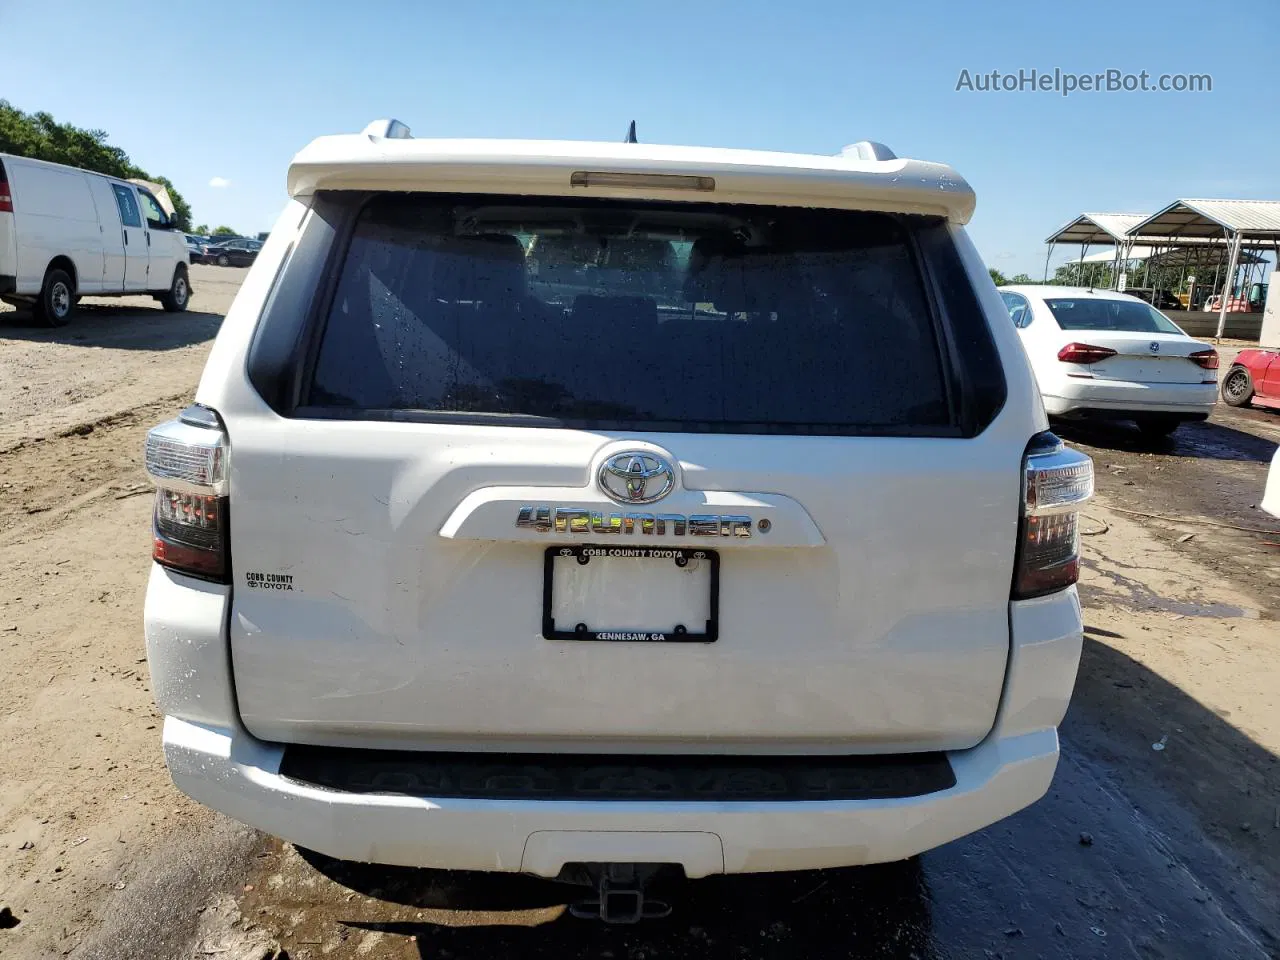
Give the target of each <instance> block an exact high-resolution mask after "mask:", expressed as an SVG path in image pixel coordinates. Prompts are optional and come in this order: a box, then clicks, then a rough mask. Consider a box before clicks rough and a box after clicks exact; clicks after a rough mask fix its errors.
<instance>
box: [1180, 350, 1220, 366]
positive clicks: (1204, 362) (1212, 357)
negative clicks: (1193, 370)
mask: <svg viewBox="0 0 1280 960" xmlns="http://www.w3.org/2000/svg"><path fill="white" fill-rule="evenodd" d="M1187 359H1188V360H1190V361H1191V362H1192V363H1194V364H1195V365H1196V366H1197V367H1204V369H1206V370H1217V369H1218V351H1217V350H1197V351H1196V352H1195V353H1193V354H1191V355H1190V356H1188V357H1187Z"/></svg>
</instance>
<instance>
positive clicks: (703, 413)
mask: <svg viewBox="0 0 1280 960" xmlns="http://www.w3.org/2000/svg"><path fill="white" fill-rule="evenodd" d="M357 199H358V198H347V197H345V196H342V195H337V194H334V195H330V196H329V197H327V198H325V197H322V198H321V200H322V202H323V203H328V204H332V205H334V206H335V208H342V207H345V206H351V205H354V204H356V203H357ZM330 219H331V224H338V226H337V232H338V233H339V235H341V234H342V233H343V232H344V231H346V230H350V231H351V233H352V238H351V240H350V243H349V245H348V246H347V247H346V248H345V250H346V252H345V258H344V259H343V261H342V262H341V263H340V264H339V265H338V267H337V269H336V270H335V271H333V272H334V273H335V274H336V278H335V285H334V288H333V289H332V291H331V292H329V293H328V294H327V295H325V296H323V297H321V298H320V300H319V302H317V303H316V304H315V310H314V311H313V314H312V316H311V317H310V318H307V319H298V314H299V313H300V312H301V311H292V314H291V315H292V317H293V321H283V323H284V325H285V327H286V328H287V326H288V324H289V323H290V322H295V321H296V322H297V323H299V324H301V326H300V327H299V329H298V331H297V338H298V340H299V342H301V343H302V344H304V346H305V345H309V350H310V353H309V355H308V356H307V358H306V359H305V361H300V362H299V366H298V370H297V386H296V390H295V392H294V395H293V399H292V400H291V399H289V398H288V397H287V396H284V395H283V394H280V393H273V390H274V387H275V385H277V382H278V379H279V378H278V377H277V374H278V373H279V369H280V365H279V364H278V363H276V361H273V360H272V359H271V357H270V356H267V358H266V359H265V360H264V359H263V358H262V357H261V356H256V355H252V354H251V355H250V357H249V359H248V370H249V377H250V378H251V380H254V385H255V387H256V388H257V393H259V394H261V395H262V396H264V397H265V398H266V400H267V401H270V402H269V403H268V402H263V401H261V400H259V401H256V402H248V401H246V400H245V399H244V398H243V397H241V398H238V399H237V400H235V401H234V402H229V403H224V404H222V412H223V416H224V419H225V421H226V425H227V430H228V432H229V435H230V437H231V444H232V460H231V462H232V483H231V511H230V513H231V529H232V535H231V543H232V560H233V567H234V584H235V587H234V609H233V615H232V617H231V623H230V631H231V635H230V639H231V648H232V655H233V666H234V672H235V679H236V694H237V700H238V703H239V707H240V711H241V714H242V717H243V720H244V722H245V724H246V726H247V727H248V728H249V730H250V731H251V732H253V733H254V734H256V735H257V736H259V737H262V738H264V739H269V740H280V741H288V742H307V743H318V744H332V745H348V746H370V747H373V746H411V747H420V748H444V749H448V748H454V749H470V748H491V749H500V748H515V749H528V750H536V749H545V748H548V747H552V748H561V749H579V750H596V751H599V750H605V749H618V750H627V749H649V748H654V747H657V748H660V749H668V750H687V751H705V750H706V749H707V748H708V747H709V746H710V747H715V748H722V749H750V750H765V751H767V750H770V749H778V750H787V749H793V748H804V749H811V750H813V749H817V750H822V749H831V750H855V751H859V750H864V751H873V752H874V751H897V750H925V749H942V748H957V747H965V746H970V745H972V744H974V743H976V742H978V741H979V740H981V739H982V737H983V736H984V735H985V734H986V732H987V731H988V730H989V729H990V727H991V725H992V723H993V720H994V717H995V712H996V709H997V706H998V703H999V698H1000V693H1001V688H1002V684H1003V678H1004V668H1005V662H1006V658H1007V653H1008V601H1009V590H1010V575H1011V571H1012V568H1013V562H1014V547H1015V541H1016V530H1017V522H1018V511H1019V502H1020V490H1019V466H1020V462H1021V458H1022V455H1023V451H1024V448H1025V445H1026V442H1027V439H1028V436H1029V431H1028V429H1027V427H1028V424H1029V423H1030V422H1031V419H1032V418H1031V416H1030V413H1029V408H1026V409H1023V408H1021V407H1019V408H1017V409H1015V410H1014V411H1012V412H1010V413H1009V414H1008V415H1007V416H1001V417H997V413H998V411H999V410H1000V407H1001V404H1002V403H1003V401H1004V382H1003V380H1002V378H1001V376H1000V369H1001V366H1000V359H999V356H998V355H997V353H996V348H995V346H994V344H993V343H992V342H991V339H990V334H989V332H988V330H987V326H986V321H985V319H984V317H983V315H982V311H981V309H980V307H979V306H978V303H977V302H976V300H975V299H974V298H973V294H972V292H971V290H970V289H969V287H968V283H969V281H968V279H967V277H966V275H965V274H964V268H963V267H962V266H961V263H960V260H959V256H958V254H957V251H956V248H955V244H954V242H953V240H952V233H951V231H950V228H948V227H947V225H946V224H945V223H944V222H942V221H941V220H940V219H938V218H928V217H909V216H889V215H884V214H862V213H848V212H839V211H814V210H798V209H785V208H752V207H732V206H726V205H711V204H689V203H684V204H656V203H635V202H631V203H628V202H615V201H598V202H587V201H582V200H562V201H561V200H533V199H528V198H517V197H479V198H478V197H474V196H470V197H468V196H457V195H454V196H443V195H432V194H410V195H404V194H401V195H385V196H382V197H377V196H375V197H374V198H373V199H372V200H371V201H369V202H368V203H367V205H365V206H364V207H363V210H362V212H360V213H359V215H358V217H356V218H355V223H354V225H353V226H352V225H346V226H344V225H342V220H343V216H342V215H340V214H335V215H334V216H333V217H332V218H330ZM324 229H326V230H327V229H328V226H325V228H324ZM584 240H585V241H588V242H585V243H584ZM553 248H555V249H557V250H558V251H559V254H565V251H570V254H565V255H557V262H560V261H564V260H565V256H568V257H569V259H570V260H572V259H573V257H574V256H577V257H579V260H578V261H576V262H573V263H571V265H570V267H569V268H564V266H563V263H561V264H560V265H559V266H557V268H556V269H554V270H545V271H540V270H538V269H537V267H536V264H535V263H534V262H533V261H534V260H535V258H537V257H538V256H544V257H546V258H547V261H548V262H550V261H551V260H552V259H553V257H552V254H551V250H552V249H553ZM539 250H541V254H539ZM582 250H587V251H589V253H588V254H585V255H584V254H580V253H579V254H573V253H572V251H582ZM285 276H286V281H284V283H285V284H286V285H287V283H288V282H289V281H288V279H287V278H288V277H289V276H290V272H288V271H287V272H286V275H285ZM278 299H280V298H278ZM997 305H998V304H997ZM278 306H279V305H277V307H278ZM281 312H282V310H281V309H279V308H273V310H272V311H271V312H270V313H269V315H268V321H267V324H266V325H265V326H264V328H263V331H262V336H261V337H260V343H259V345H258V347H257V348H256V349H257V353H258V354H264V353H265V354H270V352H271V350H272V349H273V348H272V346H271V343H272V342H273V341H272V334H271V332H270V331H271V324H272V323H274V322H275V317H276V316H277V315H278V314H280V313H281ZM279 336H280V338H281V339H282V340H290V338H291V336H292V334H290V333H289V332H288V331H287V330H286V332H285V333H284V334H280V335H279ZM264 344H265V345H264ZM302 352H306V351H305V350H304V351H302ZM273 364H275V365H274V366H273ZM254 378H257V379H254ZM273 378H275V379H273ZM210 399H212V400H214V401H216V402H219V403H221V402H222V399H223V398H219V397H212V398H210ZM993 420H994V422H993ZM615 458H620V459H615ZM610 463H612V465H613V466H614V467H616V468H619V469H620V470H621V474H619V473H618V472H617V470H615V472H614V473H613V474H609V473H608V470H607V466H608V465H609V464H610ZM637 464H638V465H639V466H638V468H637V467H636V465H637ZM668 469H669V475H668V474H666V473H664V472H663V471H666V470H668ZM628 470H630V471H631V472H632V473H633V474H634V473H636V472H637V470H638V472H639V473H641V474H644V476H643V477H641V479H640V480H639V482H638V483H636V482H632V483H631V484H630V486H629V485H628V478H627V477H626V476H625V474H626V473H627V472H628ZM650 476H653V477H656V480H653V481H652V482H651V480H650ZM632 479H633V480H634V477H633V478H632ZM668 480H669V483H668V482H667V481H668ZM668 488H669V489H668ZM659 490H661V492H662V493H663V496H662V497H661V499H659V500H656V501H654V502H650V503H646V502H644V500H645V499H646V498H648V497H650V496H652V495H654V494H656V493H658V492H659ZM636 491H638V495H637V496H636V497H635V502H629V499H628V498H630V497H631V496H632V493H633V492H636ZM747 534H749V535H747ZM583 546H589V547H595V548H601V550H602V551H603V552H604V553H607V552H609V550H610V549H611V548H618V547H623V548H627V549H626V550H624V551H622V552H623V553H625V554H628V556H623V557H606V556H603V555H602V554H601V553H600V552H599V551H598V552H597V554H596V555H595V556H588V557H587V558H585V559H587V562H586V563H585V564H580V563H579V560H578V556H579V553H580V552H581V551H577V550H576V548H579V547H583ZM548 548H551V554H550V556H548ZM655 549H657V550H670V551H673V553H674V551H676V550H680V551H684V553H682V554H681V556H682V557H684V558H686V559H687V560H688V561H689V562H688V563H686V564H684V565H683V566H677V565H676V563H675V556H674V555H673V556H670V557H668V556H666V555H665V554H659V555H658V556H657V557H656V559H655V558H648V557H646V556H645V555H646V554H649V553H651V552H652V551H653V550H655ZM562 554H563V556H562ZM712 554H714V555H715V556H716V558H717V559H718V564H716V565H715V566H716V567H717V569H714V570H713V569H712V567H713V563H712ZM575 568H580V569H577V570H576V572H575ZM713 584H714V585H715V587H717V588H718V589H717V590H715V591H713ZM713 592H714V593H716V594H718V596H715V597H713ZM548 614H550V616H551V618H552V619H553V620H555V621H556V626H557V627H558V628H560V629H562V630H567V631H568V632H569V633H570V634H572V633H573V631H574V628H575V627H576V626H577V624H578V622H584V625H586V624H585V621H587V620H590V621H591V623H590V624H589V627H590V632H591V633H593V634H597V635H599V636H602V637H605V638H609V639H595V640H581V641H579V640H573V639H548V635H547V630H546V620H547V616H548ZM704 614H705V618H706V619H704ZM711 619H714V628H715V629H714V636H712V637H706V636H704V637H702V638H701V639H700V640H699V642H687V641H688V639H689V638H687V637H682V636H681V635H680V631H679V629H678V628H679V627H685V628H686V631H687V632H688V633H695V634H696V633H698V632H700V631H699V628H701V627H704V626H706V625H707V623H706V621H707V620H711ZM655 637H657V638H658V639H657V640H656V642H655V639H654V638H655ZM642 638H643V639H642ZM682 640H684V641H685V642H681V641H682Z"/></svg>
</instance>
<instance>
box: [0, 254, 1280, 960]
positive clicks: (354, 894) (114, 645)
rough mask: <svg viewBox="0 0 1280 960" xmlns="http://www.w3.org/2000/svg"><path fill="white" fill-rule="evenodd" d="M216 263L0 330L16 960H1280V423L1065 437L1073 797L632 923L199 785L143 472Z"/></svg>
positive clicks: (208, 321) (5, 840)
mask: <svg viewBox="0 0 1280 960" xmlns="http://www.w3.org/2000/svg"><path fill="white" fill-rule="evenodd" d="M192 274H193V276H192V279H193V285H194V291H195V296H194V299H193V303H192V312H190V313H188V314H185V315H178V316H174V315H170V314H165V313H163V312H162V311H160V310H159V308H158V305H156V304H153V303H152V302H151V301H149V300H144V299H136V300H131V301H114V302H113V301H106V300H104V301H92V300H90V301H86V304H85V310H84V313H83V314H82V315H81V316H80V318H79V319H78V320H77V321H76V322H75V323H74V324H73V325H72V326H70V327H68V328H66V329H64V330H57V331H50V330H44V329H40V328H36V327H33V326H30V325H28V323H29V321H24V320H23V318H22V317H21V316H18V315H13V314H3V313H0V664H2V665H3V666H2V669H3V676H4V683H3V684H0V737H2V738H3V742H4V744H5V746H4V750H3V761H2V764H0V766H2V775H0V908H6V907H7V908H9V909H10V910H11V911H12V915H13V917H14V919H15V920H16V921H17V923H16V925H13V926H12V927H11V928H9V929H3V928H0V955H3V956H5V957H9V956H12V957H16V958H24V960H25V958H28V957H30V958H43V957H59V956H66V955H74V956H83V957H95V958H99V957H101V958H107V957H113V956H119V957H137V956H147V957H155V958H163V957H175V958H179V957H181V958H187V957H192V956H210V957H213V956H217V957H222V958H225V960H260V958H261V957H263V956H272V955H276V956H281V957H282V956H284V955H285V954H286V953H287V956H289V957H291V958H295V960H296V958H306V957H312V958H319V957H322V956H323V957H334V958H339V957H359V956H369V957H396V958H399V957H428V956H430V957H446V958H447V957H498V956H548V957H550V956H556V957H571V956H598V957H617V958H622V957H628V958H637V960H638V958H640V957H657V956H662V955H673V956H681V955H687V956H712V955H714V956H733V957H748V956H760V957H765V956H769V957H772V956H788V957H793V956H795V955H796V954H797V953H800V952H802V951H803V952H805V953H807V954H809V955H814V956H894V957H907V956H914V957H952V956H954V957H969V956H977V957H982V956H991V957H994V956H1002V957H1022V956H1029V957H1030V956H1053V957H1059V956H1061V957H1068V956H1070V957H1091V956H1099V957H1102V956H1140V957H1172V956H1187V957H1218V956H1223V957H1235V956H1258V957H1266V956H1276V955H1280V921H1277V919H1276V918H1277V917H1278V916H1280V760H1277V757H1278V756H1280V653H1278V652H1277V645H1278V644H1280V626H1277V622H1276V621H1277V619H1278V618H1280V520H1275V519H1274V518H1270V517H1267V516H1266V515H1265V514H1261V513H1260V512H1259V511H1258V510H1257V509H1256V504H1257V500H1258V499H1259V498H1260V496H1261V490H1262V483H1263V478H1264V476H1265V471H1266V465H1267V461H1268V460H1269V458H1270V454H1271V451H1273V450H1274V449H1275V446H1276V441H1277V440H1280V416H1277V415H1274V414H1266V413H1260V412H1253V411H1243V412H1237V411H1230V410H1226V409H1225V408H1224V409H1222V410H1220V411H1219V412H1218V413H1216V414H1215V415H1214V417H1213V419H1212V420H1211V422H1210V423H1208V424H1204V425H1197V426H1193V427H1188V428H1184V429H1183V430H1182V431H1179V433H1178V434H1177V435H1176V437H1175V439H1174V440H1173V441H1172V442H1171V443H1168V444H1165V445H1160V446H1154V447H1153V446H1150V445H1149V444H1144V442H1143V441H1141V440H1140V439H1139V438H1138V437H1137V435H1136V433H1135V432H1134V431H1132V430H1129V429H1127V428H1125V427H1090V428H1087V429H1086V428H1070V429H1067V430H1066V431H1065V435H1066V436H1067V438H1068V439H1069V440H1070V441H1071V442H1073V443H1074V444H1076V445H1078V446H1080V447H1081V448H1083V449H1085V450H1086V452H1088V453H1090V455H1092V456H1093V457H1094V458H1095V462H1096V464H1097V470H1098V479H1099V496H1098V499H1097V501H1096V503H1095V504H1093V505H1091V507H1090V509H1089V511H1088V517H1087V521H1086V526H1085V529H1086V534H1087V535H1086V536H1085V538H1084V545H1085V570H1084V574H1083V577H1082V583H1081V596H1082V599H1083V600H1084V603H1085V607H1086V623H1087V624H1088V626H1087V630H1088V636H1087V639H1086V645H1085V654H1084V659H1083V662H1082V665H1081V672H1080V678H1079V680H1078V683H1077V690H1076V697H1075V700H1074V702H1073V706H1072V710H1071V713H1070V715H1069V717H1068V720H1067V723H1066V724H1065V726H1064V729H1063V762H1062V764H1061V765H1060V768H1059V773H1058V777H1057V779H1056V781H1055V785H1054V788H1053V790H1052V791H1051V793H1050V796H1049V797H1046V799H1045V800H1044V801H1042V802H1041V803H1039V804H1037V805H1036V806H1034V807H1032V808H1031V809H1030V810H1028V811H1024V812H1023V813H1021V814H1019V815H1018V816H1016V817H1014V818H1011V819H1010V820H1009V821H1007V822H1005V823H1004V824H1000V825H998V826H996V827H994V828H992V829H991V830H988V831H984V832H982V833H981V834H978V835H976V836H975V837H972V838H966V839H965V840H962V841H958V842H957V843H955V844H951V845H949V846H948V847H945V848H943V849H942V850H940V851H936V852H934V853H931V854H928V855H926V856H925V857H923V858H921V859H920V860H919V861H915V862H912V863H911V864H907V865H898V866H894V867H886V868H877V869H874V870H869V871H868V870H860V871H830V872H828V873H826V874H802V875H795V876H784V877H776V878H774V877H768V878H733V879H730V878H726V879H722V880H716V881H703V882H700V883H698V884H686V885H678V888H677V889H676V890H675V891H674V892H673V894H672V898H673V899H674V900H676V902H677V909H676V914H675V915H674V917H673V919H672V920H671V921H664V922H662V923H657V924H654V925H652V926H648V925H646V926H645V927H641V928H636V929H635V930H626V931H619V930H616V929H605V928H601V927H599V926H593V925H590V924H584V923H582V922H580V921H574V920H570V919H568V918H567V917H565V916H564V912H565V911H564V904H565V902H566V896H567V895H566V893H565V892H564V890H563V888H560V887H554V886H551V885H548V884H545V883H539V882H535V881H528V880H525V879H523V878H473V877H466V876H457V875H450V874H439V873H432V872H429V871H392V870H386V869H377V868H368V867H358V866H353V865H345V864H335V863H332V862H329V861H325V860H324V859H323V858H319V857H316V856H315V855H311V854H304V853H302V852H299V851H297V850H295V849H294V848H292V847H289V846H287V845H284V844H281V843H279V842H278V841H274V840H270V839H268V838H263V837H261V836H259V835H257V834H255V833H254V832H253V831H250V830H247V829H245V828H241V827H238V826H237V825H234V824H232V823H230V822H229V821H226V820H225V819H224V818H222V817H220V816H218V815H215V814H212V813H210V812H208V811H206V810H204V809H202V808H200V807H199V806H197V805H196V804H194V803H191V802H190V801H187V800H186V799H185V798H183V797H182V796H180V795H179V794H178V793H177V791H176V790H175V789H174V788H173V787H172V785H171V784H170V782H169V779H168V776H167V774H166V772H165V769H164V765H163V761H162V758H161V754H160V749H159V722H160V718H159V717H158V716H157V714H156V711H155V708H154V705H153V703H152V701H151V694H150V691H149V689H148V686H149V684H148V676H147V670H146V663H145V658H144V649H143V641H142V629H141V613H142V601H143V590H144V584H145V576H146V571H147V569H148V565H149V562H150V561H149V538H148V523H147V518H148V513H149V510H150V498H149V496H148V493H149V488H148V486H147V484H146V481H145V478H144V476H143V474H142V471H141V467H140V463H139V461H140V451H141V447H142V440H143V436H144V434H145V432H146V430H147V428H148V427H150V426H151V425H153V424H154V423H156V422H158V421H159V420H162V419H164V418H166V417H168V416H171V415H172V413H173V412H175V411H176V410H177V409H178V408H180V407H181V405H182V404H183V403H184V402H185V401H186V400H187V399H188V398H189V397H190V396H191V394H192V392H193V391H194V387H195V383H196V380H197V378H198V376H199V372H200V369H201V366H202V364H203V359H204V356H205V354H206V353H207V350H208V346H209V342H210V339H211V337H212V336H213V335H214V333H215V332H216V329H217V325H218V322H219V320H220V317H221V315H222V314H223V313H225V311H226V309H227V307H228V306H229V304H230V300H231V298H232V297H233V295H234V292H235V289H236V288H237V286H238V283H239V280H240V278H241V277H242V275H243V271H240V270H234V269H225V268H216V267H201V266H197V267H194V268H193V270H192ZM1218 524H1226V525H1227V526H1222V525H1218ZM1235 528H1248V529H1235ZM1084 834H1087V835H1088V837H1089V843H1087V844H1086V843H1084V842H1083V841H1082V835H1084ZM0 916H3V914H0ZM2 926H3V924H0V927H2ZM1099 931H1100V932H1099Z"/></svg>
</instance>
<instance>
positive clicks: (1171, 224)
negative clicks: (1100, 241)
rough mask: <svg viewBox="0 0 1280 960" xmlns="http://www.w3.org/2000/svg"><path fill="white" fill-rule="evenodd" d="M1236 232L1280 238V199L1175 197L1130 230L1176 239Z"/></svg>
mask: <svg viewBox="0 0 1280 960" xmlns="http://www.w3.org/2000/svg"><path fill="white" fill-rule="evenodd" d="M1236 236H1238V237H1240V239H1241V240H1264V241H1275V240H1280V200H1175V201H1174V202H1173V203H1171V204H1169V206H1167V207H1165V208H1164V209H1163V210H1161V211H1160V212H1159V213H1153V214H1152V215H1151V216H1149V217H1147V218H1146V219H1145V220H1143V221H1141V222H1140V223H1136V224H1134V225H1133V226H1132V227H1131V228H1130V230H1129V237H1130V238H1131V239H1132V238H1136V237H1161V238H1168V239H1169V240H1171V241H1173V242H1174V243H1176V242H1177V241H1178V240H1181V239H1187V240H1191V239H1200V240H1203V239H1207V238H1218V237H1236ZM1160 245H1161V246H1167V245H1168V244H1160Z"/></svg>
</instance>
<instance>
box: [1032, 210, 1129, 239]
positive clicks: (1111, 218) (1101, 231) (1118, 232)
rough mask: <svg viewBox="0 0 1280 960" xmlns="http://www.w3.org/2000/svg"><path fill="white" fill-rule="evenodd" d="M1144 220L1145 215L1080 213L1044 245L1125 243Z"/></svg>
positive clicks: (1053, 234)
mask: <svg viewBox="0 0 1280 960" xmlns="http://www.w3.org/2000/svg"><path fill="white" fill-rule="evenodd" d="M1146 218H1147V214H1145V213H1082V214H1080V216H1078V217H1076V218H1075V219H1074V220H1072V221H1071V222H1070V223H1068V224H1067V225H1066V226H1064V227H1061V228H1059V229H1058V230H1056V231H1055V232H1054V233H1052V234H1051V235H1050V236H1049V238H1048V239H1047V240H1045V243H1050V244H1057V243H1079V244H1082V245H1085V246H1092V245H1093V244H1095V243H1125V242H1126V241H1128V240H1129V236H1128V234H1129V231H1130V230H1131V229H1133V227H1134V226H1136V225H1137V224H1139V223H1141V222H1142V221H1143V220H1145V219H1146Z"/></svg>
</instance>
